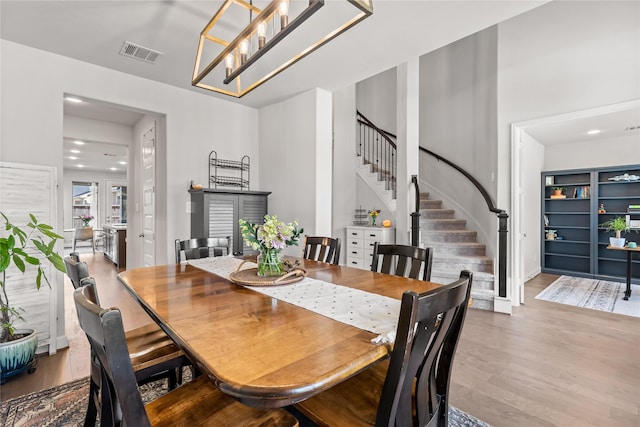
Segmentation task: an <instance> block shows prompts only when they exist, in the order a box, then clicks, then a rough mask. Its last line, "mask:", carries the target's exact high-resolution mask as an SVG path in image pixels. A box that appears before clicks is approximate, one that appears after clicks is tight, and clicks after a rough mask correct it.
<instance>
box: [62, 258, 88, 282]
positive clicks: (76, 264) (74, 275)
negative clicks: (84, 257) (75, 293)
mask: <svg viewBox="0 0 640 427" xmlns="http://www.w3.org/2000/svg"><path fill="white" fill-rule="evenodd" d="M64 263H65V266H66V267H67V276H69V279H71V284H73V287H74V288H75V289H78V288H79V287H80V286H81V284H80V281H81V280H82V279H84V278H86V277H89V267H88V266H87V263H86V262H83V261H77V260H76V259H75V257H73V256H67V257H64Z"/></svg>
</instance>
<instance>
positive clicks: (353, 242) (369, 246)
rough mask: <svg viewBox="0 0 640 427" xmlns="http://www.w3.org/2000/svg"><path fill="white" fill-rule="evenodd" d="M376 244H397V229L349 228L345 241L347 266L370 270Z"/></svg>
mask: <svg viewBox="0 0 640 427" xmlns="http://www.w3.org/2000/svg"><path fill="white" fill-rule="evenodd" d="M375 242H378V243H380V244H383V245H386V244H393V243H395V242H396V229H395V228H393V227H389V228H384V227H356V226H352V227H347V238H346V240H345V243H346V244H345V248H346V250H347V266H348V267H355V268H361V269H363V270H370V269H371V262H372V260H373V245H374V243H375Z"/></svg>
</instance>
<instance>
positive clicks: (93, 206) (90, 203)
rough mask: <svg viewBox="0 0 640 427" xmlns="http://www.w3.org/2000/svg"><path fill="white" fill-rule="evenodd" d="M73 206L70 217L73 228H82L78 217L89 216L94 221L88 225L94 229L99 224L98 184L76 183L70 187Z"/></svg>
mask: <svg viewBox="0 0 640 427" xmlns="http://www.w3.org/2000/svg"><path fill="white" fill-rule="evenodd" d="M71 191H72V200H73V206H72V208H71V215H72V218H73V227H74V228H78V227H82V225H83V224H82V220H81V219H80V216H82V215H91V216H93V218H94V219H92V220H91V222H90V223H89V225H91V226H93V227H95V226H96V224H99V219H98V183H97V182H76V181H74V182H73V183H72V186H71Z"/></svg>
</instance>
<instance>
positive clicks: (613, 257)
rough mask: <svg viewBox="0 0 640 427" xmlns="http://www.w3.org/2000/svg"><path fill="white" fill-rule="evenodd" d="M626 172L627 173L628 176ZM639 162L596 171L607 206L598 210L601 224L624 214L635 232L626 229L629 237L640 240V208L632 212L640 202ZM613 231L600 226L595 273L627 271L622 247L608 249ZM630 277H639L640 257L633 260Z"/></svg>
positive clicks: (600, 195)
mask: <svg viewBox="0 0 640 427" xmlns="http://www.w3.org/2000/svg"><path fill="white" fill-rule="evenodd" d="M625 174H626V176H625ZM633 177H640V166H638V165H637V166H635V167H631V168H626V169H622V170H621V169H614V170H609V169H604V170H598V171H596V182H597V184H598V202H597V203H598V207H600V206H601V205H602V206H603V207H604V210H605V212H598V220H597V224H602V223H603V222H605V221H608V220H610V219H612V218H614V217H617V216H622V217H625V219H626V220H627V224H628V225H629V226H632V225H633V227H632V230H635V232H634V231H632V232H629V233H624V234H623V237H625V238H626V239H627V241H637V240H640V234H636V233H637V232H638V231H640V224H639V223H640V212H637V211H634V212H630V211H629V210H630V206H633V205H640V178H637V179H636V178H633ZM611 236H613V232H607V231H605V230H604V229H603V228H602V227H598V230H597V242H598V243H597V255H596V256H597V263H596V274H597V275H598V276H603V277H620V276H625V275H626V268H627V258H626V253H625V252H623V251H612V250H608V249H607V246H608V245H609V237H611ZM631 277H636V278H637V277H640V260H633V262H632V267H631Z"/></svg>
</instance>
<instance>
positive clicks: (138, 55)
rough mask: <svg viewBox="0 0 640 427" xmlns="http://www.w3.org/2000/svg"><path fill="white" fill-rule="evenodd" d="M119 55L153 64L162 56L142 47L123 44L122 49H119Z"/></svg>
mask: <svg viewBox="0 0 640 427" xmlns="http://www.w3.org/2000/svg"><path fill="white" fill-rule="evenodd" d="M120 55H124V56H128V57H130V58H135V59H139V60H140V61H144V62H149V63H151V64H155V62H156V60H157V59H158V58H159V57H160V55H163V53H162V52H158V51H157V50H152V49H149V48H147V47H144V46H140V45H138V44H135V43H131V42H124V44H123V45H122V49H120Z"/></svg>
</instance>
